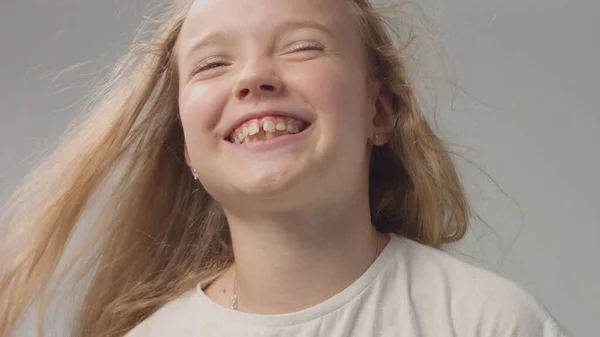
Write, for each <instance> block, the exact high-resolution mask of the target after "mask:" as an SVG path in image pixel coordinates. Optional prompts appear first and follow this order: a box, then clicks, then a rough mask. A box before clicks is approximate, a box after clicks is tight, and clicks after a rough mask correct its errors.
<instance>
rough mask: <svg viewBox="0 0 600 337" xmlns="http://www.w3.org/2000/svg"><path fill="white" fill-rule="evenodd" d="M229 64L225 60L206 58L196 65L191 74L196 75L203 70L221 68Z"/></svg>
mask: <svg viewBox="0 0 600 337" xmlns="http://www.w3.org/2000/svg"><path fill="white" fill-rule="evenodd" d="M227 65H229V64H227V63H225V62H223V61H222V60H211V59H208V60H204V61H202V62H200V63H199V64H198V65H197V66H196V67H194V70H192V72H191V74H190V76H194V75H196V74H198V73H201V72H203V71H208V70H211V69H215V68H219V67H223V66H227Z"/></svg>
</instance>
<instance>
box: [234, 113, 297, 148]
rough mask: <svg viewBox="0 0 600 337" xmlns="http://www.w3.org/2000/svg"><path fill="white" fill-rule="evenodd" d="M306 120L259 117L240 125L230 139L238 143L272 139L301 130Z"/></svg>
mask: <svg viewBox="0 0 600 337" xmlns="http://www.w3.org/2000/svg"><path fill="white" fill-rule="evenodd" d="M303 124H304V122H302V121H300V120H297V119H295V118H291V117H264V118H257V119H253V120H250V121H247V122H246V123H244V124H242V125H240V126H239V127H238V128H237V129H235V130H234V131H233V132H232V133H231V136H230V137H229V139H230V140H231V141H232V142H234V143H236V144H240V143H244V142H248V141H254V140H262V139H265V138H266V139H272V138H274V137H277V136H281V135H285V134H290V133H291V134H295V133H298V132H300V130H301V129H302V126H303Z"/></svg>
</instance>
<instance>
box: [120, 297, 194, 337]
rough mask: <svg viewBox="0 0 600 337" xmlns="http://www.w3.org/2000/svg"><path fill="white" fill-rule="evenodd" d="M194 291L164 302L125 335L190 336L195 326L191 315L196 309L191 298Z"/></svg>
mask: <svg viewBox="0 0 600 337" xmlns="http://www.w3.org/2000/svg"><path fill="white" fill-rule="evenodd" d="M193 297H194V291H189V292H187V293H185V294H184V295H182V296H180V297H179V298H177V299H175V300H173V301H171V302H169V303H167V304H165V305H164V306H163V307H161V308H160V309H159V310H158V311H156V312H155V313H154V314H153V315H151V316H150V317H148V318H147V319H145V320H144V321H143V322H141V323H140V324H138V325H137V326H136V327H135V328H133V329H132V330H131V331H129V333H128V334H127V335H125V337H163V336H171V337H179V336H192V335H194V334H195V332H196V331H195V329H196V327H195V326H194V325H192V324H190V322H195V321H196V319H195V317H193V315H194V314H195V313H197V310H196V308H195V301H194V300H193Z"/></svg>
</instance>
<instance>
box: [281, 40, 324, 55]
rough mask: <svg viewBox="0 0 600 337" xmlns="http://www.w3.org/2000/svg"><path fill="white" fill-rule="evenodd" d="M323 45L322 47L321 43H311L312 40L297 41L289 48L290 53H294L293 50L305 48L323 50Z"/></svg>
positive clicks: (303, 49)
mask: <svg viewBox="0 0 600 337" xmlns="http://www.w3.org/2000/svg"><path fill="white" fill-rule="evenodd" d="M324 49H325V47H323V46H322V45H320V44H318V43H313V42H303V43H299V44H296V45H294V46H292V47H291V48H290V49H289V52H290V53H294V52H299V51H305V50H317V51H320V50H324Z"/></svg>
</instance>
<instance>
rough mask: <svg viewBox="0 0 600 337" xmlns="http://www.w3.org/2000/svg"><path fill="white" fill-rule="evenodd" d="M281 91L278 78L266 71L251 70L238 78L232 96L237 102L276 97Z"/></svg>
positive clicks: (281, 83)
mask: <svg viewBox="0 0 600 337" xmlns="http://www.w3.org/2000/svg"><path fill="white" fill-rule="evenodd" d="M282 89H283V82H282V81H281V78H279V76H277V75H275V74H274V73H273V72H271V71H269V70H267V69H253V70H251V71H248V72H247V73H245V74H244V75H242V76H241V77H240V79H239V80H238V82H237V83H236V86H235V88H234V91H233V94H234V96H235V97H236V98H237V99H238V100H247V99H252V98H260V97H264V96H276V95H278V94H279V93H280V92H281V91H282Z"/></svg>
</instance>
